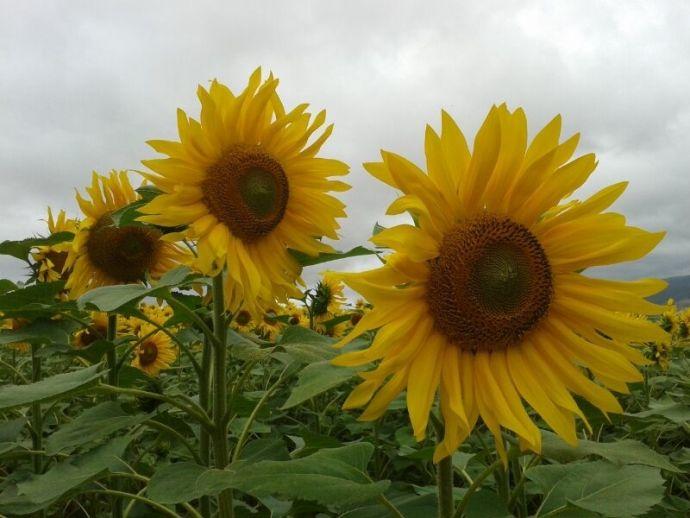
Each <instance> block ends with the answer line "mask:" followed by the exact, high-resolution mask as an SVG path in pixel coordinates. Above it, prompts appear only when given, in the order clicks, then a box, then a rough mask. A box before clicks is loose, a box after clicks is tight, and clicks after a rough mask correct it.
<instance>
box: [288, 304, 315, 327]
mask: <svg viewBox="0 0 690 518" xmlns="http://www.w3.org/2000/svg"><path fill="white" fill-rule="evenodd" d="M282 314H283V315H285V316H287V323H288V325H290V326H304V325H306V326H308V325H309V315H308V314H307V312H306V308H305V307H304V306H299V307H297V306H296V305H295V304H294V303H293V302H288V303H287V304H285V305H284V306H283V311H282Z"/></svg>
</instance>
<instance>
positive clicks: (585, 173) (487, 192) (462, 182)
mask: <svg viewBox="0 0 690 518" xmlns="http://www.w3.org/2000/svg"><path fill="white" fill-rule="evenodd" d="M560 133H561V118H560V116H559V117H556V118H554V119H553V120H552V121H551V122H549V123H548V124H547V125H546V127H544V128H543V129H542V130H541V131H540V132H539V133H538V134H537V135H536V136H535V137H534V139H533V140H532V142H531V143H528V139H527V121H526V118H525V114H524V112H523V111H522V109H517V110H515V111H514V112H510V111H509V110H508V108H507V107H506V106H505V105H502V106H500V107H495V106H494V107H493V108H492V109H491V110H490V112H489V114H488V116H487V117H486V120H485V121H484V123H483V124H482V126H481V128H480V129H479V131H478V133H477V136H476V137H475V140H474V146H473V150H472V152H470V150H469V148H468V146H467V144H466V141H465V137H464V136H463V134H462V133H461V131H460V129H459V128H458V126H457V125H456V123H455V122H454V121H453V119H452V118H451V117H450V116H449V115H448V114H446V113H445V112H444V113H443V114H442V128H441V133H440V135H439V134H437V133H436V132H435V131H434V130H433V129H431V128H430V127H427V129H426V139H425V152H426V169H427V170H426V172H425V171H423V170H421V169H420V168H419V167H417V166H416V165H414V164H412V163H411V162H409V161H408V160H406V159H405V158H403V157H401V156H399V155H396V154H394V153H390V152H382V157H383V161H382V162H378V163H369V164H365V168H366V169H367V170H368V171H369V172H370V173H371V174H372V175H374V176H375V177H376V178H378V179H379V180H381V181H383V182H385V183H387V184H388V185H390V186H392V187H394V188H395V189H398V190H400V191H401V192H402V195H401V196H400V197H399V198H398V199H397V200H395V201H394V202H393V204H392V205H391V206H390V207H389V209H388V213H389V214H400V213H403V212H408V213H410V214H411V215H413V216H414V221H415V222H417V223H416V224H415V225H409V224H403V225H397V226H395V227H392V228H390V229H387V230H384V231H382V232H380V233H378V234H377V235H376V236H374V237H373V238H372V241H373V242H374V243H375V244H376V245H378V246H381V247H386V248H389V249H392V250H393V253H392V254H390V255H389V256H388V257H387V258H386V263H385V265H384V266H382V267H380V268H377V269H374V270H370V271H367V272H363V273H347V274H342V275H341V276H340V277H341V278H342V279H343V280H344V281H345V282H346V284H348V285H349V286H350V287H351V288H352V289H354V290H356V291H358V292H359V293H360V294H362V295H363V296H365V297H366V298H367V299H368V301H369V302H371V303H372V304H373V309H372V310H371V311H370V312H369V313H367V314H366V315H364V316H363V317H362V319H361V320H360V321H359V323H358V324H357V325H356V327H355V328H354V330H353V332H351V333H350V334H349V335H347V337H346V338H344V339H343V340H341V341H340V343H339V345H340V346H341V347H342V346H345V345H346V344H347V343H348V342H350V341H351V340H353V339H355V338H356V337H357V336H360V335H361V334H362V333H364V332H366V331H369V330H373V329H378V333H377V335H376V337H375V339H374V340H373V343H372V345H371V346H370V347H369V348H368V349H365V350H361V351H353V352H348V353H345V354H343V355H341V356H340V357H338V358H336V360H335V362H336V363H337V364H339V365H347V366H359V365H365V364H368V363H370V362H377V366H376V368H375V369H374V370H371V371H369V372H366V373H364V374H363V377H364V381H363V383H362V384H361V385H359V386H358V387H357V388H356V389H355V390H354V391H353V392H352V393H351V394H350V396H349V398H348V399H347V401H346V402H345V408H353V407H362V406H366V410H365V411H364V413H363V414H362V418H363V419H376V418H378V417H379V416H381V415H382V414H383V413H384V412H385V410H386V408H387V407H388V405H389V403H390V402H391V401H392V400H393V399H394V398H395V397H396V396H398V394H400V392H401V391H403V390H405V389H406V391H407V408H408V412H409V416H410V420H411V423H412V427H413V430H414V434H415V437H416V438H417V439H418V440H422V439H423V438H424V437H425V433H426V429H427V423H428V420H429V413H430V411H431V407H432V404H433V402H434V400H435V395H436V392H437V391H438V392H439V394H440V409H441V412H442V415H443V419H444V421H445V436H444V438H443V441H442V442H441V443H440V444H439V445H438V447H437V449H436V452H435V459H436V460H437V461H438V460H439V459H441V458H443V457H446V456H448V455H451V454H452V453H453V452H454V451H455V450H456V448H457V447H458V445H459V444H460V443H461V442H462V441H463V440H464V439H465V438H466V437H467V436H468V435H469V433H470V432H471V431H472V429H473V428H474V427H475V425H476V423H477V420H478V418H479V417H481V418H482V420H483V421H484V423H485V424H486V426H487V427H488V428H489V430H491V432H492V433H493V434H494V436H495V437H496V446H497V448H498V452H499V454H500V455H501V457H502V458H503V459H504V461H505V460H506V454H505V450H504V447H503V440H502V439H501V428H505V429H508V430H512V431H513V432H514V433H515V434H516V435H517V436H518V437H519V438H520V442H521V444H522V446H523V447H525V448H529V449H531V450H533V451H535V452H539V451H540V449H541V435H540V432H539V429H538V428H537V426H536V425H535V423H534V421H533V420H532V418H530V416H529V414H528V413H527V412H526V410H525V408H524V406H523V401H524V402H526V403H528V404H529V405H530V406H531V407H532V408H533V409H534V410H535V411H536V413H537V414H539V415H540V416H541V417H542V418H543V419H544V421H546V423H547V424H548V426H550V427H551V428H552V429H553V430H554V431H555V432H556V433H558V434H559V435H560V436H561V437H562V438H563V439H564V440H565V441H567V442H568V443H569V444H575V443H576V442H577V437H576V426H575V418H577V417H579V418H581V419H583V420H584V419H585V417H584V415H583V413H582V411H581V410H580V408H579V407H578V405H577V403H576V402H575V400H574V399H573V397H572V395H571V393H575V394H578V395H579V396H581V397H583V398H584V399H587V400H589V401H590V402H591V403H592V404H593V405H595V406H597V407H598V408H599V409H601V410H602V411H603V412H621V411H622V409H621V406H620V405H619V403H618V401H617V400H616V398H615V397H614V396H613V395H612V394H611V392H609V389H611V390H616V391H625V390H626V383H629V382H635V381H639V380H640V379H641V376H640V373H639V372H638V370H637V368H636V367H635V365H634V364H636V363H638V364H639V363H644V362H645V359H644V357H643V355H642V354H641V353H640V352H639V351H637V350H635V349H633V348H632V347H630V346H629V345H628V344H629V343H630V342H635V341H636V342H644V341H654V340H661V341H663V340H667V335H666V333H665V332H664V331H663V330H662V329H660V328H659V326H657V325H655V324H654V323H652V322H648V321H645V320H640V319H634V318H632V317H630V316H628V315H626V314H625V313H640V314H658V313H660V309H663V308H660V306H658V305H655V304H652V303H650V302H648V301H646V300H645V297H648V296H649V295H652V294H654V293H657V292H659V291H661V290H662V289H664V287H665V286H666V284H665V283H664V282H663V281H659V280H654V279H645V280H640V281H635V282H623V281H609V280H603V279H596V278H590V277H587V276H586V275H584V274H583V273H582V271H583V270H585V269H586V268H589V267H594V266H599V265H608V264H614V263H619V262H623V261H631V260H635V259H639V258H641V257H643V256H644V255H646V254H647V253H648V252H649V251H650V250H652V249H653V248H654V247H655V246H656V245H657V243H658V242H659V241H660V240H661V239H662V237H663V235H664V234H663V233H662V232H659V233H650V232H647V231H645V230H642V229H639V228H634V227H630V226H627V225H626V223H625V218H624V217H623V216H621V215H619V214H615V213H612V212H604V211H606V209H607V208H608V207H609V206H610V205H611V204H612V203H613V202H614V201H615V200H616V199H617V198H618V197H619V196H620V195H621V194H622V193H623V191H624V189H625V187H626V183H619V184H616V185H613V186H610V187H607V188H605V189H603V190H601V191H599V192H598V193H596V194H594V195H593V196H591V197H589V198H587V199H585V200H583V201H579V200H574V201H570V202H567V203H563V200H564V199H565V198H567V197H568V196H570V195H571V193H573V192H574V191H575V190H576V189H578V188H579V187H580V186H581V185H582V184H583V183H584V182H585V181H586V180H587V178H588V177H589V175H590V174H591V173H592V172H593V171H594V169H595V167H596V165H597V162H596V160H595V158H594V155H592V154H587V155H583V156H580V157H578V158H575V159H574V160H571V157H572V155H573V153H574V151H575V148H576V146H577V143H578V139H579V136H578V135H574V136H572V137H570V138H568V139H566V140H564V141H561V140H560ZM580 367H586V368H588V369H589V371H590V372H591V374H592V375H593V376H594V377H595V381H592V380H591V379H590V378H588V377H587V375H585V373H584V372H583V371H582V370H581V369H580Z"/></svg>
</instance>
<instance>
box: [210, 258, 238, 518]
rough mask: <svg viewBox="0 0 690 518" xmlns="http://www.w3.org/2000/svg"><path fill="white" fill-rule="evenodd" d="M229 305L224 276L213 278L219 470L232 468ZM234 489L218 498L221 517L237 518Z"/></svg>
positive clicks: (215, 445)
mask: <svg viewBox="0 0 690 518" xmlns="http://www.w3.org/2000/svg"><path fill="white" fill-rule="evenodd" d="M226 334H227V329H226V321H225V302H224V300H223V272H222V271H221V273H219V274H218V275H216V276H215V277H214V278H213V335H214V337H215V340H214V352H215V358H214V360H213V370H214V373H213V422H214V425H215V426H214V433H213V453H214V462H215V467H216V468H217V469H223V468H225V466H227V464H228V420H227V419H226V417H225V411H226V403H227V371H226V365H225V364H226V361H227V344H226ZM232 499H233V495H232V490H231V489H226V490H225V491H222V492H221V493H220V494H219V495H218V516H220V517H221V518H233V517H234V510H233V503H232Z"/></svg>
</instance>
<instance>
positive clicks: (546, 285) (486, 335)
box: [427, 215, 553, 351]
mask: <svg viewBox="0 0 690 518" xmlns="http://www.w3.org/2000/svg"><path fill="white" fill-rule="evenodd" d="M429 266H430V271H431V273H430V277H429V283H428V291H427V301H428V303H429V308H430V311H431V313H432V315H433V318H434V324H435V326H436V328H437V329H438V330H439V331H440V332H441V333H442V334H444V335H445V336H446V338H448V339H449V340H450V341H451V342H453V343H455V344H456V345H457V346H458V347H461V348H463V349H468V350H471V351H478V350H487V351H492V350H500V349H505V348H507V347H510V346H512V345H515V344H516V343H518V342H519V341H520V339H521V338H522V336H523V335H524V334H525V333H526V332H528V331H529V330H530V329H532V328H533V327H534V326H535V325H536V324H537V323H538V322H539V321H540V320H541V318H542V317H543V316H544V315H545V314H546V312H547V311H548V309H549V305H550V304H551V298H552V296H553V280H552V276H551V267H550V265H549V261H548V259H547V257H546V254H545V253H544V249H543V248H542V247H541V245H540V244H539V241H538V240H537V238H536V237H534V235H533V234H532V233H531V232H530V231H529V230H527V229H526V228H525V227H523V226H522V225H519V224H517V223H515V222H513V221H511V220H510V219H508V218H501V217H496V216H488V215H487V216H480V217H478V218H476V219H474V220H471V221H469V222H467V223H464V224H462V225H458V226H457V227H455V228H454V229H452V230H451V231H450V232H448V233H447V234H446V235H445V236H444V238H443V241H442V243H441V248H440V253H439V256H438V257H437V258H435V259H433V260H431V261H429Z"/></svg>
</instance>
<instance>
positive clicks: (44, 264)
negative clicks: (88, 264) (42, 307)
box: [31, 207, 79, 282]
mask: <svg viewBox="0 0 690 518" xmlns="http://www.w3.org/2000/svg"><path fill="white" fill-rule="evenodd" d="M46 222H47V224H48V232H49V233H50V235H51V236H52V235H54V234H58V233H60V232H71V233H73V234H76V232H77V227H78V225H79V222H78V221H77V220H76V219H72V218H68V217H67V214H66V213H65V211H64V210H61V211H60V212H59V213H58V216H57V219H55V218H54V217H53V211H52V210H51V209H50V207H48V219H47V220H46ZM71 247H72V240H71V239H70V240H67V241H63V242H61V243H56V244H54V245H43V246H39V247H36V251H35V252H32V254H31V256H32V257H33V260H34V265H33V268H34V271H35V272H36V279H37V280H38V281H39V282H55V281H59V280H60V279H67V277H68V276H69V269H67V270H65V269H64V266H65V262H66V261H67V255H68V253H69V250H70V248H71Z"/></svg>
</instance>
